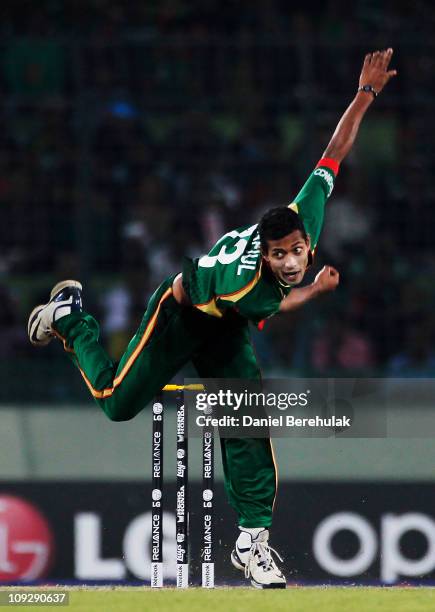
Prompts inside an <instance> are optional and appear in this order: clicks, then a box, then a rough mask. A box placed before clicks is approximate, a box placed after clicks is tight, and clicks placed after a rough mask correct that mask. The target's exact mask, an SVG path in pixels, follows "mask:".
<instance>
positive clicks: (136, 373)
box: [29, 278, 197, 421]
mask: <svg viewBox="0 0 435 612" xmlns="http://www.w3.org/2000/svg"><path fill="white" fill-rule="evenodd" d="M80 288H81V287H80ZM64 293H65V291H64ZM61 297H65V296H64V295H63V296H61ZM52 299H53V292H52V296H51V300H52ZM51 300H50V302H49V304H47V305H45V306H42V307H37V308H39V311H38V310H37V309H35V310H34V313H35V311H36V312H37V313H38V312H39V315H38V316H39V318H40V319H41V318H42V319H44V316H45V320H43V322H44V325H43V328H45V329H47V328H49V329H48V330H47V333H48V334H51V335H53V334H54V335H56V336H58V337H59V338H60V339H61V340H62V341H63V343H64V348H65V350H66V351H67V352H68V354H69V355H70V356H71V358H72V360H73V362H74V363H75V365H76V366H77V367H78V368H79V370H80V373H81V374H82V376H83V378H84V380H85V382H86V384H87V386H88V388H89V390H90V392H91V394H92V396H93V397H94V399H95V400H96V402H97V403H98V405H99V406H100V407H101V408H102V409H103V410H104V412H105V413H106V415H107V416H108V417H109V418H110V419H112V420H115V421H124V420H128V419H131V418H132V417H134V416H135V415H136V414H137V413H138V412H139V411H140V410H142V408H144V406H146V405H147V404H148V403H149V401H150V400H151V399H152V397H153V396H154V395H155V394H156V393H157V392H158V391H159V390H160V389H161V388H162V387H163V386H164V385H165V384H166V383H167V382H168V381H169V380H170V379H171V378H172V377H173V376H174V375H175V374H176V372H177V371H178V370H179V369H180V368H181V367H182V366H183V365H184V363H186V361H188V359H189V358H190V354H191V351H192V350H193V349H194V348H195V346H196V344H195V342H197V340H196V339H195V335H194V334H192V333H191V332H192V329H193V328H194V323H193V322H192V321H190V317H189V313H188V312H187V311H186V309H183V308H181V307H180V306H179V305H178V304H177V303H176V302H175V300H174V298H173V296H172V278H170V279H167V280H166V281H165V282H164V283H162V285H161V286H160V287H159V288H158V289H157V290H156V291H155V293H154V294H153V296H152V297H151V299H150V301H149V304H148V307H147V310H146V312H145V315H144V318H143V320H142V322H141V325H140V326H139V329H138V331H137V332H136V334H135V335H134V336H133V338H132V340H131V341H130V343H129V345H128V347H127V349H126V351H125V353H124V355H123V356H122V358H121V361H120V362H119V364H115V363H114V362H113V361H112V360H111V359H110V357H109V356H108V355H107V353H106V352H105V350H104V349H103V347H102V346H101V345H100V344H99V342H98V337H99V326H98V324H97V322H96V321H95V319H94V318H93V317H91V316H90V315H89V314H86V313H85V312H83V311H82V310H81V307H80V308H76V309H75V310H73V311H71V310H70V311H69V312H68V310H67V309H64V310H63V311H61V310H59V308H60V304H62V308H63V303H64V302H65V300H64V301H63V302H62V303H55V302H53V303H51ZM80 306H81V305H80ZM41 308H44V309H45V310H43V311H42V315H41V310H40V309H41ZM56 309H57V310H56ZM34 313H32V315H33V318H34ZM32 315H31V318H30V319H29V336H30V337H31V339H32V330H33V335H34V329H35V325H36V323H35V321H33V323H32V322H31V321H32ZM58 315H64V316H60V317H59V316H58ZM39 329H41V326H39ZM48 337H49V336H48ZM35 340H36V337H35ZM42 340H44V339H43V338H42ZM34 343H35V341H34ZM43 343H44V342H43Z"/></svg>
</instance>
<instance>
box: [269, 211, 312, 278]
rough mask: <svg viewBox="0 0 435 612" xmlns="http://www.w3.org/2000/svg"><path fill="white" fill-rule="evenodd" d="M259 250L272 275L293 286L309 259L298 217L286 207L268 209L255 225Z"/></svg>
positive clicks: (306, 240)
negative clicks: (258, 239) (258, 238)
mask: <svg viewBox="0 0 435 612" xmlns="http://www.w3.org/2000/svg"><path fill="white" fill-rule="evenodd" d="M258 232H259V235H260V244H261V252H262V254H263V257H264V259H265V260H266V261H267V263H268V264H269V266H270V268H271V270H272V272H273V273H274V274H275V276H276V277H277V278H278V279H279V280H280V281H282V282H283V283H285V284H286V285H297V284H298V283H300V282H301V281H302V279H303V277H304V274H305V270H306V269H307V267H308V266H309V265H310V263H311V261H312V257H311V251H310V239H309V237H308V236H307V233H306V231H305V228H304V226H303V223H302V221H301V218H300V217H299V215H298V214H297V213H295V212H294V211H293V210H291V209H290V208H288V207H287V206H278V207H277V208H271V209H270V210H268V211H267V212H266V213H265V214H264V215H263V216H262V218H261V219H260V223H259V224H258Z"/></svg>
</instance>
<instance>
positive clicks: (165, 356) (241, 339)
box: [55, 277, 276, 527]
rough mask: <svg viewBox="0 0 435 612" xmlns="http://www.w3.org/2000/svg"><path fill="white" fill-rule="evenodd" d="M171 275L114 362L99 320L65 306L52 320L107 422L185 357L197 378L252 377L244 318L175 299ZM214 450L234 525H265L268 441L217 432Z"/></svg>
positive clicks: (269, 489) (270, 480)
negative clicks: (222, 435) (234, 515)
mask: <svg viewBox="0 0 435 612" xmlns="http://www.w3.org/2000/svg"><path fill="white" fill-rule="evenodd" d="M172 282H173V277H170V278H168V279H167V280H166V281H164V282H163V283H162V284H161V285H160V287H159V288H158V289H157V290H156V291H155V293H154V294H153V295H152V297H151V299H150V301H149V304H148V307H147V310H146V312H145V315H144V317H143V320H142V322H141V324H140V326H139V329H138V330H137V332H136V334H135V335H134V336H133V338H132V339H131V341H130V343H129V344H128V346H127V350H126V351H125V353H124V355H123V356H122V358H121V360H120V362H119V363H115V362H114V361H113V360H112V359H111V358H110V357H109V356H108V355H107V353H106V351H105V350H104V349H103V347H102V346H101V345H100V344H99V342H98V337H99V327H98V324H97V322H96V321H95V319H94V318H93V317H91V316H90V315H89V314H86V313H84V312H83V313H73V314H71V315H68V316H66V317H63V318H62V319H59V321H57V322H56V325H55V331H56V332H57V335H58V336H59V337H60V338H61V339H62V340H63V342H64V348H65V350H66V351H67V352H68V353H70V354H71V357H72V359H73V361H74V363H75V364H76V366H77V367H78V368H79V370H80V372H81V374H82V376H83V378H84V380H85V382H86V384H87V386H88V388H89V390H90V392H91V394H92V396H93V397H94V399H95V401H96V402H97V404H98V405H99V406H100V407H101V408H102V409H103V411H104V412H105V414H106V415H107V416H108V417H109V418H110V419H111V420H112V421H127V420H129V419H131V418H133V417H134V416H135V415H136V414H137V413H138V412H140V411H141V410H142V409H143V408H144V407H145V406H146V405H147V404H149V403H150V401H151V400H152V399H153V398H154V396H155V395H156V394H157V393H158V392H159V391H160V390H161V389H162V388H163V387H164V385H165V384H167V383H168V382H169V381H170V380H171V379H172V378H173V376H174V375H175V374H176V373H177V372H178V371H179V370H180V368H182V367H183V366H184V365H185V364H186V363H187V362H188V361H192V362H193V364H194V366H195V368H196V370H197V372H198V375H199V376H200V377H203V378H245V379H253V380H259V379H260V370H259V367H258V364H257V360H256V357H255V354H254V350H253V347H252V344H251V341H250V335H249V327H248V323H247V321H245V320H244V319H242V318H241V317H239V316H237V315H236V314H234V316H232V315H231V313H229V316H225V317H224V318H222V319H218V318H216V317H211V316H210V315H207V314H204V313H202V312H200V311H198V310H197V309H194V308H192V307H183V306H180V305H179V304H178V303H177V302H176V301H175V299H174V297H173V295H172ZM221 451H222V463H223V469H224V478H225V488H226V491H227V494H228V498H229V502H230V504H231V506H232V507H233V508H234V509H235V511H236V512H237V515H238V519H239V525H241V526H243V527H269V526H270V524H271V522H272V510H273V503H274V499H275V495H276V469H275V461H274V457H273V449H272V446H271V442H270V440H269V439H265V438H249V439H234V438H231V439H230V438H226V439H221Z"/></svg>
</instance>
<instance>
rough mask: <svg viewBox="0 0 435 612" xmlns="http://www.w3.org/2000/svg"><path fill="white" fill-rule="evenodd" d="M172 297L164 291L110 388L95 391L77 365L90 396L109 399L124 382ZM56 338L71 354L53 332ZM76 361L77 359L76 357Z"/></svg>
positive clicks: (169, 291)
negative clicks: (167, 300) (137, 341)
mask: <svg viewBox="0 0 435 612" xmlns="http://www.w3.org/2000/svg"><path fill="white" fill-rule="evenodd" d="M170 295H172V287H170V288H169V289H167V290H166V291H165V293H164V294H163V295H162V297H161V298H160V301H159V303H158V304H157V307H156V309H155V311H154V313H153V315H152V317H151V319H150V320H149V323H148V325H147V326H146V328H145V331H144V333H143V335H142V338H141V339H140V341H139V344H138V345H137V347H136V348H135V349H134V351H133V352H132V354H131V355H130V357H129V358H128V360H127V362H126V364H125V365H124V367H123V368H122V370H121V372H120V373H119V374H118V376H117V377H116V378H115V379H114V381H113V385H112V387H109V388H107V389H102V390H98V389H95V387H93V386H92V383H91V381H90V380H89V379H88V377H87V376H86V374H85V373H84V372H83V370H82V369H81V367H80V364H78V363H77V365H78V368H79V370H80V374H81V375H82V377H83V380H84V381H85V383H86V385H87V387H88V389H89V391H90V392H91V393H92V395H93V396H94V397H95V398H96V399H105V398H106V397H110V396H111V395H112V394H113V392H114V391H115V389H116V387H118V386H119V385H120V384H121V383H122V381H123V380H124V378H125V377H126V375H127V374H128V372H129V371H130V369H131V367H132V365H133V364H134V362H135V361H136V359H137V358H138V356H139V355H140V353H141V351H142V349H143V348H144V346H145V345H146V343H147V342H148V339H149V337H150V336H151V334H152V332H153V331H154V327H155V326H156V323H157V318H158V316H159V312H160V308H161V306H162V304H163V302H164V301H165V300H166V299H167V298H168V297H169V296H170ZM55 334H56V336H57V337H58V338H60V339H61V340H62V341H63V344H64V348H65V350H67V351H68V352H72V353H74V351H73V350H71V349H69V348H68V347H67V346H66V339H65V338H63V337H62V336H61V335H60V334H59V333H58V332H55ZM76 359H77V357H76Z"/></svg>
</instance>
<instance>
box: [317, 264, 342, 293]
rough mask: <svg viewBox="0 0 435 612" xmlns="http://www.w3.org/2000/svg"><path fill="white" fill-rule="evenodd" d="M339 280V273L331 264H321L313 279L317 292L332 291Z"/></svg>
mask: <svg viewBox="0 0 435 612" xmlns="http://www.w3.org/2000/svg"><path fill="white" fill-rule="evenodd" d="M339 282H340V274H339V273H338V271H337V270H336V269H335V268H333V267H332V266H323V268H322V269H321V270H320V272H319V273H318V274H317V276H316V278H315V279H314V283H313V284H314V286H315V287H316V289H317V291H318V292H319V293H325V292H326V291H334V289H336V288H337V286H338V283H339Z"/></svg>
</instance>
